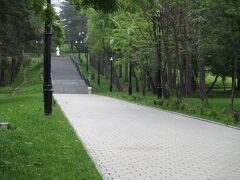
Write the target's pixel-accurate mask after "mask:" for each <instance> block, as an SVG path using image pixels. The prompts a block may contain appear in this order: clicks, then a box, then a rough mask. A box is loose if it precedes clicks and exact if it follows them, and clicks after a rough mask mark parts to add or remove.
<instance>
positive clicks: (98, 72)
mask: <svg viewBox="0 0 240 180" xmlns="http://www.w3.org/2000/svg"><path fill="white" fill-rule="evenodd" d="M97 74H98V81H97V82H98V86H100V60H98V69H97Z"/></svg>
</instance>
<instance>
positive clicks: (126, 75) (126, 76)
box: [124, 63, 128, 82]
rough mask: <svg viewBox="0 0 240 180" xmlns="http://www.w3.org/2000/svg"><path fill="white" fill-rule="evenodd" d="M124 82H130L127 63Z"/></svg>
mask: <svg viewBox="0 0 240 180" xmlns="http://www.w3.org/2000/svg"><path fill="white" fill-rule="evenodd" d="M124 81H125V82H128V64H127V63H125V69H124Z"/></svg>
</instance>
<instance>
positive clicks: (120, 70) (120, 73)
mask: <svg viewBox="0 0 240 180" xmlns="http://www.w3.org/2000/svg"><path fill="white" fill-rule="evenodd" d="M119 78H120V79H122V64H119Z"/></svg>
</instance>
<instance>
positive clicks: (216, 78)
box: [207, 74, 219, 93]
mask: <svg viewBox="0 0 240 180" xmlns="http://www.w3.org/2000/svg"><path fill="white" fill-rule="evenodd" d="M218 76H219V75H218V74H217V75H216V77H215V79H214V81H213V83H212V84H211V86H210V87H209V88H208V90H207V93H209V92H210V91H211V90H212V88H213V87H214V85H215V83H216V82H217V80H218Z"/></svg>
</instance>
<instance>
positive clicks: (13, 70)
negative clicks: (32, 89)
mask: <svg viewBox="0 0 240 180" xmlns="http://www.w3.org/2000/svg"><path fill="white" fill-rule="evenodd" d="M16 72H17V59H16V58H15V57H12V65H11V78H10V85H12V84H13V83H14V81H15V79H16V76H17V73H16Z"/></svg>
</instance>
